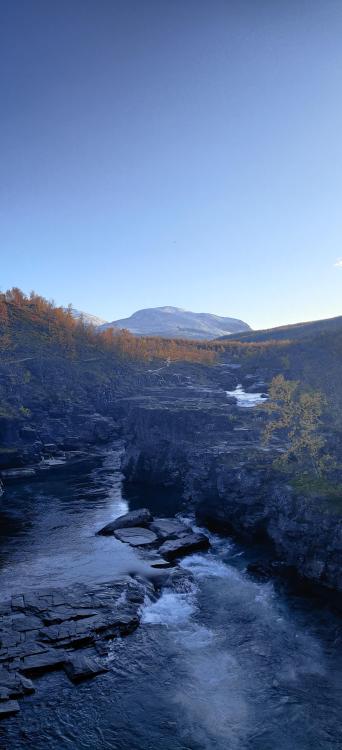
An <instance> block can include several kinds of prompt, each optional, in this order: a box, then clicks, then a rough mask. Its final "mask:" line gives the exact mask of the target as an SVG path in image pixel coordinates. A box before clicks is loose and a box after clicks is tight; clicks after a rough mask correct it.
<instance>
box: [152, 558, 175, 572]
mask: <svg viewBox="0 0 342 750" xmlns="http://www.w3.org/2000/svg"><path fill="white" fill-rule="evenodd" d="M148 563H149V565H150V566H151V568H156V570H158V569H161V570H163V569H164V568H172V567H173V566H174V564H175V563H174V562H173V561H172V560H165V559H164V558H163V557H156V558H155V559H153V560H148Z"/></svg>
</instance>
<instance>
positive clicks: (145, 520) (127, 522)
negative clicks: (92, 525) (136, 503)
mask: <svg viewBox="0 0 342 750" xmlns="http://www.w3.org/2000/svg"><path fill="white" fill-rule="evenodd" d="M152 521H153V516H152V515H151V513H150V511H149V510H148V508H139V510H132V511H130V513H125V514H124V515H123V516H119V517H118V518H115V519H114V521H111V522H110V523H107V525H106V526H104V527H103V529H100V531H98V532H97V533H98V534H102V535H104V536H107V535H109V534H113V533H114V531H116V530H117V529H128V528H131V527H137V526H139V527H140V526H147V525H148V524H149V523H152Z"/></svg>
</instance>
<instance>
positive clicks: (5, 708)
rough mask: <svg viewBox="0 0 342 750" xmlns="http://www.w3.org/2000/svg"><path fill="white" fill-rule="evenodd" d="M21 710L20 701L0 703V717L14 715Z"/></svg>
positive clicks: (4, 717)
mask: <svg viewBox="0 0 342 750" xmlns="http://www.w3.org/2000/svg"><path fill="white" fill-rule="evenodd" d="M19 711H20V707H19V703H18V701H6V703H0V719H6V718H7V717H8V716H14V715H15V714H17V713H19Z"/></svg>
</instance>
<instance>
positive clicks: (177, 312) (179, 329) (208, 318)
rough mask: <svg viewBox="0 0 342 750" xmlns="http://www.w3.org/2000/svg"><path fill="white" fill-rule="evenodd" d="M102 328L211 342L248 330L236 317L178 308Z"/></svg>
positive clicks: (150, 311) (146, 312)
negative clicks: (229, 334)
mask: <svg viewBox="0 0 342 750" xmlns="http://www.w3.org/2000/svg"><path fill="white" fill-rule="evenodd" d="M106 328H126V329H127V330H128V331H131V333H134V334H136V335H137V336H162V337H164V338H165V337H166V338H185V339H214V338H217V337H218V336H223V335H224V334H228V333H238V332H240V331H250V330H251V329H250V326H249V325H248V324H247V323H244V321H242V320H238V319H237V318H223V317H220V316H219V315H212V314H211V313H194V312H190V311H189V310H182V309H181V308H179V307H151V308H147V309H145V310H138V311H137V312H135V313H133V315H131V316H130V318H122V319H121V320H115V321H113V322H112V323H105V324H104V325H102V326H100V330H104V329H106Z"/></svg>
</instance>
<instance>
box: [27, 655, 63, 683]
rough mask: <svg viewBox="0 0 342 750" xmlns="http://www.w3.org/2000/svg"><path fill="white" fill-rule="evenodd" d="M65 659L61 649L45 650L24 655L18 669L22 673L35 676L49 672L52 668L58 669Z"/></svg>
mask: <svg viewBox="0 0 342 750" xmlns="http://www.w3.org/2000/svg"><path fill="white" fill-rule="evenodd" d="M64 661H65V654H64V653H63V651H52V650H50V651H45V652H44V653H42V654H35V655H34V656H26V657H25V658H24V660H23V662H22V663H21V665H20V671H21V672H23V674H27V675H30V676H32V677H35V676H37V675H40V674H44V673H45V672H51V671H53V670H54V669H60V668H61V667H62V666H63V664H64Z"/></svg>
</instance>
